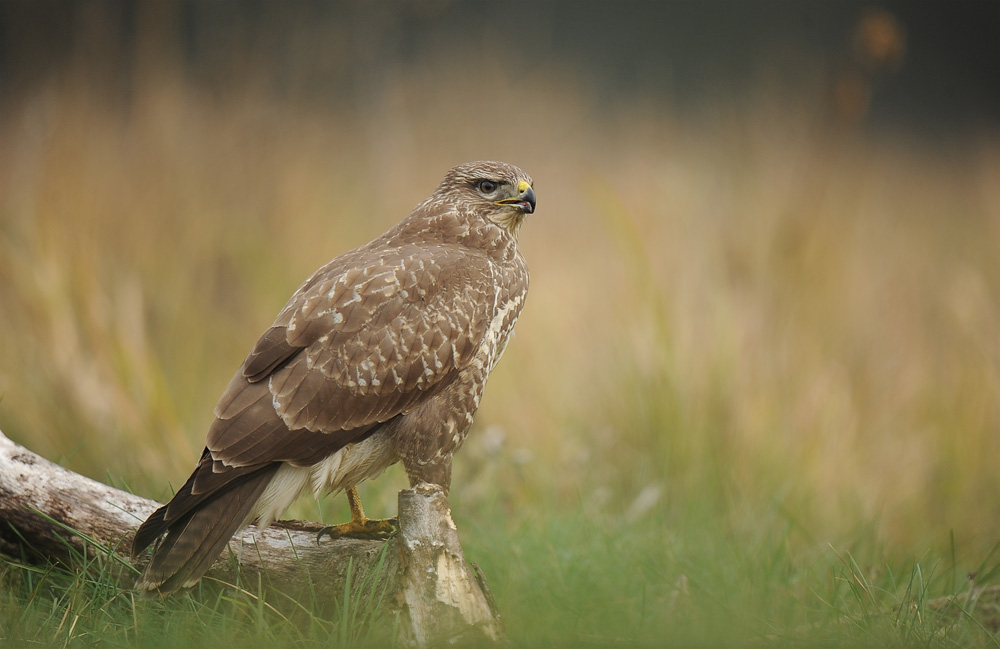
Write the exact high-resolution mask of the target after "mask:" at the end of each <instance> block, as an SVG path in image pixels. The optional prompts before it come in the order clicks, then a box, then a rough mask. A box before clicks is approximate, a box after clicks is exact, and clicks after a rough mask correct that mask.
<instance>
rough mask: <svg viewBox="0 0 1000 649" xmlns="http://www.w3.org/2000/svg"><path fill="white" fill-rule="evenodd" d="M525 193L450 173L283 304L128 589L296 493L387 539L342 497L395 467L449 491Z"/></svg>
mask: <svg viewBox="0 0 1000 649" xmlns="http://www.w3.org/2000/svg"><path fill="white" fill-rule="evenodd" d="M532 184H533V182H532V180H531V178H530V177H529V176H528V175H527V174H525V173H524V172H523V171H521V170H520V169H518V168H517V167H515V166H512V165H509V164H506V163H503V162H472V163H468V164H463V165H460V166H458V167H455V168H454V169H452V170H451V171H449V172H448V173H447V174H446V175H445V177H444V180H443V181H442V182H441V184H440V185H439V186H438V188H437V190H436V191H435V192H434V193H433V194H431V196H430V198H428V199H427V200H425V201H424V202H423V203H421V204H420V205H418V206H417V207H416V208H415V209H414V210H413V211H412V212H411V213H410V214H409V216H407V217H406V218H405V219H403V220H402V221H401V222H400V223H399V224H397V225H396V226H395V227H393V228H392V229H390V230H389V231H388V232H386V233H385V234H383V235H382V236H380V237H379V238H377V239H375V240H374V241H372V242H371V243H368V244H367V245H364V246H361V247H360V248H356V249H354V250H351V251H350V252H347V253H344V254H343V255H341V256H339V257H337V258H336V259H334V260H333V261H331V262H329V263H328V264H326V265H325V266H323V267H322V268H320V269H319V270H318V271H316V273H315V274H313V276H312V277H310V278H309V279H308V280H306V282H305V283H304V284H303V285H302V286H301V287H300V288H299V289H298V290H297V291H296V292H295V294H294V295H293V296H292V298H291V299H290V300H289V301H288V304H286V305H285V308H284V309H282V311H281V313H279V314H278V317H277V319H276V320H275V321H274V324H273V325H271V327H270V328H269V329H268V330H267V331H265V332H264V334H263V335H262V336H261V337H260V339H259V340H258V341H257V344H256V345H254V348H253V350H252V351H251V352H250V355H249V356H247V358H246V360H245V361H244V362H243V366H242V367H240V369H239V371H238V372H237V373H236V376H234V377H233V379H232V381H230V383H229V386H228V387H227V388H226V391H225V393H223V395H222V398H221V399H220V400H219V403H218V405H217V406H216V407H215V416H216V419H215V421H214V422H213V423H212V425H211V427H210V428H209V430H208V441H207V443H206V447H205V450H204V452H203V453H202V456H201V460H200V461H199V462H198V466H197V467H195V470H194V472H193V473H192V474H191V477H190V478H188V480H187V482H185V483H184V486H183V487H181V488H180V490H179V491H178V492H177V494H176V495H175V496H174V497H173V499H172V500H171V501H170V502H169V503H168V504H167V505H165V506H163V507H161V508H159V509H158V510H156V512H154V513H153V514H152V515H151V516H150V517H149V519H147V520H146V522H145V523H143V524H142V525H141V526H140V527H139V529H138V531H137V532H136V535H135V540H134V541H133V544H132V556H133V558H135V557H137V556H138V555H139V553H141V552H142V551H143V550H144V549H145V548H146V547H148V546H149V545H151V544H153V543H154V542H156V541H157V540H158V539H160V537H161V536H163V535H164V534H165V536H164V537H163V539H162V540H160V541H159V542H158V543H156V545H155V546H154V550H153V557H152V559H151V560H150V562H149V563H148V564H147V566H146V568H145V570H144V571H143V573H142V576H141V577H140V578H139V581H138V583H137V586H136V587H137V588H139V589H140V590H147V591H159V592H160V593H169V592H171V591H174V590H177V589H178V588H183V587H187V586H191V585H193V584H194V583H196V582H197V581H198V580H199V579H200V578H201V576H202V575H204V574H205V572H206V571H207V570H208V568H209V566H211V564H212V562H213V561H214V560H215V558H216V557H217V556H218V554H219V553H220V552H221V551H222V549H223V548H224V547H225V546H226V544H227V543H228V542H229V540H230V538H232V536H233V534H235V533H236V532H237V531H238V530H240V529H242V528H243V527H244V526H245V525H247V524H249V523H251V522H254V521H256V522H257V524H258V525H261V526H266V525H269V524H270V523H271V521H273V520H274V519H275V518H277V517H278V516H280V515H281V514H282V512H284V510H285V509H287V507H288V506H289V505H290V504H291V502H292V501H293V500H294V499H295V498H296V497H297V496H298V495H299V494H300V493H301V492H303V491H305V490H306V489H311V490H313V491H314V492H316V493H317V494H320V493H322V492H337V491H341V490H345V491H346V492H347V495H348V499H349V502H350V504H351V514H352V517H351V518H352V520H351V522H349V523H345V524H343V525H340V526H337V527H336V528H335V530H336V532H338V533H348V534H349V533H354V532H359V531H364V530H376V531H389V530H391V526H388V525H387V522H385V521H371V520H369V519H367V518H365V515H364V510H363V509H362V508H361V502H360V500H359V499H358V495H357V490H356V488H355V487H356V485H357V484H358V483H360V482H361V481H363V480H365V479H367V478H371V477H374V476H377V475H379V474H380V473H381V472H382V471H384V470H385V469H386V468H387V467H388V466H390V465H392V464H395V463H396V462H399V461H401V462H402V463H403V467H404V468H405V469H406V474H407V476H408V477H409V480H410V483H411V485H416V484H419V483H421V482H428V483H433V484H438V485H441V486H442V487H443V488H444V489H445V490H448V489H449V487H450V483H451V458H452V454H453V453H455V451H457V450H458V448H459V447H460V446H461V445H462V442H463V441H464V440H465V437H466V435H467V434H468V432H469V428H470V426H471V425H472V419H473V416H474V415H475V413H476V409H477V408H478V407H479V401H480V398H481V397H482V395H483V388H484V387H485V386H486V379H487V377H489V374H490V372H491V371H492V370H493V368H494V366H495V365H496V363H497V361H498V360H499V359H500V356H501V355H502V354H503V350H504V347H505V346H506V344H507V340H508V338H509V337H510V334H511V331H512V330H513V328H514V323H515V321H516V320H517V317H518V314H520V312H521V307H522V305H523V304H524V297H525V294H526V292H527V290H528V269H527V266H526V265H525V263H524V258H523V257H522V256H521V253H520V251H519V250H518V246H517V232H518V228H519V227H520V225H521V223H522V221H523V220H524V218H525V215H527V214H531V213H532V212H534V210H535V192H534V190H533V189H532Z"/></svg>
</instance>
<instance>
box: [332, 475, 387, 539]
mask: <svg viewBox="0 0 1000 649" xmlns="http://www.w3.org/2000/svg"><path fill="white" fill-rule="evenodd" d="M347 503H348V504H349V505H350V506H351V520H350V521H348V522H347V523H341V524H340V525H329V526H327V527H324V528H323V529H321V530H320V531H319V533H318V534H317V535H316V542H317V543H319V542H320V540H321V539H322V538H323V535H324V534H326V535H327V536H329V537H330V538H331V539H340V538H356V539H372V540H380V539H388V538H391V537H393V536H395V535H396V533H397V532H399V519H398V518H396V517H393V518H383V519H372V518H368V517H366V516H365V510H364V507H362V506H361V497H360V496H359V495H358V489H357V487H351V488H350V489H348V490H347Z"/></svg>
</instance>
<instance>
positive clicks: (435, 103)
mask: <svg viewBox="0 0 1000 649" xmlns="http://www.w3.org/2000/svg"><path fill="white" fill-rule="evenodd" d="M72 72H73V73H72V74H67V75H65V76H64V77H53V78H52V79H51V80H50V81H48V82H46V83H44V84H38V85H36V86H35V87H33V88H32V89H31V92H26V93H25V94H24V95H23V96H20V97H18V100H17V101H13V102H11V101H8V103H7V104H6V108H5V110H4V111H3V113H2V114H0V139H2V141H3V146H2V147H0V359H2V361H0V430H3V432H4V433H5V434H6V435H7V436H9V437H11V438H12V439H14V440H15V441H18V442H19V443H22V444H24V445H26V446H28V447H29V448H31V449H32V450H33V451H35V452H37V453H40V454H41V455H43V456H45V457H48V458H50V459H52V460H55V461H58V462H60V463H61V464H63V465H65V466H67V467H69V468H71V469H73V470H75V471H78V472H80V473H83V474H85V475H88V476H91V477H94V478H96V479H100V480H104V481H107V482H109V483H112V484H115V485H118V486H123V487H126V488H128V489H130V490H132V491H134V492H136V493H139V494H141V495H144V496H147V497H151V498H156V499H159V500H161V501H162V500H164V499H166V498H168V497H169V496H170V493H171V485H174V486H176V485H179V484H180V482H181V481H183V480H184V478H186V476H187V474H188V471H189V470H190V468H191V467H192V466H193V463H194V461H195V459H196V458H197V456H198V453H199V451H200V449H201V446H202V444H203V440H204V433H205V430H206V428H207V426H208V423H209V421H210V420H211V416H212V414H211V413H212V408H213V406H214V404H215V401H216V399H217V398H218V396H219V394H220V393H221V391H222V389H223V388H224V386H225V385H226V383H227V382H228V380H229V378H230V376H231V374H232V372H233V371H235V370H236V368H237V367H238V366H239V364H240V362H241V361H242V359H243V357H244V355H245V354H246V352H247V351H248V350H249V348H250V346H251V345H252V344H253V342H254V341H255V340H256V337H257V336H258V335H259V334H260V333H261V332H262V331H263V330H264V329H265V328H266V327H267V326H268V325H269V324H270V322H271V320H272V318H273V317H274V315H275V314H276V313H277V312H278V310H279V309H280V308H281V306H282V305H283V304H284V301H285V300H286V299H287V297H288V296H289V295H290V294H291V293H292V292H293V291H294V290H295V288H296V287H297V286H298V284H299V283H300V282H301V281H302V280H303V279H304V278H305V277H307V276H308V275H309V274H310V273H311V272H312V271H313V270H314V269H315V268H317V267H318V266H319V265H321V264H322V263H324V262H325V261H327V260H328V259H330V258H332V257H333V256H335V255H337V254H339V253H341V252H343V251H346V250H347V249H349V248H351V247H354V246H355V245H359V244H361V243H364V242H366V241H368V240H369V239H371V238H372V237H374V236H376V235H377V234H379V233H381V232H382V231H383V230H385V229H386V228H388V227H389V226H391V225H392V224H393V223H395V222H396V221H397V220H398V219H399V218H401V217H402V216H403V215H404V214H405V213H406V212H407V211H408V210H409V209H410V208H411V207H412V206H413V205H415V204H416V203H418V202H419V201H420V200H422V199H423V198H424V197H425V196H426V195H427V194H428V193H429V192H430V191H431V190H432V189H433V187H434V186H436V183H437V182H438V181H439V179H440V177H441V176H442V174H443V173H444V171H445V170H446V169H447V168H449V167H451V166H452V165H454V164H457V163H459V162H463V161H466V160H474V159H483V158H495V159H503V160H507V161H509V162H512V163H515V164H518V165H519V166H522V167H523V168H524V169H526V170H527V171H528V172H529V173H531V174H532V175H533V176H534V178H535V180H536V185H535V188H536V191H537V195H538V210H537V212H536V213H535V214H534V215H533V216H532V217H531V218H530V220H529V221H528V222H527V223H526V224H525V226H524V227H523V228H522V230H521V235H520V236H521V244H522V249H523V252H524V255H525V257H526V258H527V260H528V264H529V267H530V268H531V272H532V286H531V292H530V295H529V301H528V304H527V306H526V308H525V310H524V312H523V314H522V316H521V320H520V322H519V324H518V328H517V332H516V336H515V339H514V340H513V341H512V343H511V345H510V347H509V348H508V351H507V352H506V354H505V356H504V359H503V362H502V363H501V364H500V366H499V368H498V370H497V371H496V372H495V373H494V375H493V377H492V378H491V381H490V386H489V388H488V389H487V391H486V397H485V399H484V403H483V406H482V408H481V410H480V412H479V415H478V417H477V423H476V427H475V429H474V430H473V433H472V434H471V435H470V439H469V441H468V442H467V444H466V446H465V447H464V448H463V449H462V451H461V452H460V453H459V455H458V456H457V459H456V467H455V471H456V473H455V478H454V483H453V492H452V498H451V502H452V508H453V515H454V518H455V521H456V523H457V525H458V527H459V530H460V533H461V536H462V539H463V543H464V545H465V549H466V554H467V556H468V557H469V558H470V560H472V561H475V562H477V563H478V564H479V565H480V566H481V567H482V568H483V570H484V572H485V574H486V575H487V577H488V578H489V581H490V584H491V587H492V589H493V591H494V595H495V596H496V599H497V602H498V605H499V608H500V611H501V613H502V614H503V616H504V619H505V621H506V624H507V631H508V634H509V636H510V638H511V640H512V642H513V644H514V645H515V646H567V647H570V646H572V647H580V646H777V647H796V646H809V647H815V646H829V647H835V646H845V647H864V646H894V647H971V646H995V645H998V644H1000V638H998V636H997V630H998V626H997V624H998V620H997V616H996V615H995V613H994V614H993V615H992V617H990V615H989V614H988V611H989V608H990V606H994V607H995V603H989V602H984V603H983V606H982V607H980V608H982V609H984V610H986V611H987V613H985V614H984V613H983V611H981V610H980V611H977V609H976V605H975V604H970V603H969V602H968V601H966V602H965V603H964V604H956V605H954V606H951V607H947V608H946V609H945V610H940V609H939V605H938V604H937V602H939V601H940V600H939V598H941V597H946V596H949V595H956V594H958V595H960V594H963V593H965V594H968V593H970V592H973V591H974V590H975V589H978V588H982V587H989V586H991V585H995V584H997V583H998V581H1000V570H998V567H1000V552H998V545H1000V525H998V521H1000V472H998V471H997V470H996V459H997V458H998V457H1000V398H998V395H1000V336H998V331H1000V255H997V249H998V243H1000V183H997V178H1000V139H998V138H997V134H996V133H995V132H984V133H981V134H980V135H979V136H977V137H974V138H972V137H969V138H963V139H959V140H956V139H950V138H937V139H933V138H923V137H919V136H917V135H915V134H913V133H906V132H901V131H895V132H893V131H880V130H874V129H867V128H865V126H864V124H844V123H837V122H836V120H833V119H831V118H830V115H829V113H828V111H827V110H826V104H825V103H824V101H825V94H824V91H823V87H822V84H819V83H817V84H813V85H810V84H803V85H800V86H795V87H794V88H793V87H789V86H787V85H783V84H780V83H774V84H772V85H768V84H767V83H765V82H762V83H761V84H760V85H759V86H757V87H756V88H755V89H754V90H753V91H748V92H746V93H744V94H742V95H740V96H739V97H735V98H734V97H720V98H718V99H717V100H715V101H712V102H708V103H706V105H705V107H704V109H702V110H698V111H693V110H689V111H684V110H677V109H674V108H671V105H670V103H669V102H666V101H663V100H662V98H657V97H654V96H647V97H642V96H640V97H630V98H628V100H627V101H625V100H622V101H608V100H607V98H606V97H600V96H597V95H595V94H594V93H592V92H591V91H590V90H589V89H588V86H587V84H586V83H585V79H583V78H581V77H580V76H578V75H575V74H573V73H572V71H568V70H551V69H541V70H538V71H535V72H532V73H530V74H528V75H522V76H518V77H517V78H513V77H504V76H503V75H501V76H499V77H498V78H495V79H492V80H491V92H490V93H482V92H481V91H480V90H479V88H478V86H477V85H476V84H475V79H476V74H475V70H474V69H469V68H468V67H464V66H462V65H455V64H450V65H435V66H433V68H431V67H427V68H415V69H412V70H409V71H408V72H407V74H405V75H400V76H399V77H398V78H394V79H392V80H391V83H387V84H386V85H385V86H384V87H383V88H382V89H381V90H380V91H379V92H373V93H372V94H371V96H368V97H365V98H364V101H363V102H358V104H352V103H351V102H339V103H336V104H330V105H324V104H322V103H321V102H315V101H306V100H304V99H300V98H296V96H294V95H292V96H290V97H289V96H285V97H281V96H275V94H274V93H271V92H268V91H267V89H264V88H259V87H254V86H252V85H249V86H246V87H244V88H241V89H239V90H238V91H237V90H234V89H233V88H232V87H229V89H228V90H227V91H225V92H213V90H212V89H211V88H210V87H207V86H204V85H200V84H198V83H192V82H191V81H190V80H189V79H186V78H185V76H184V74H183V73H182V72H180V71H179V70H178V69H176V68H175V67H172V66H170V65H169V64H164V65H152V64H150V65H147V66H146V67H144V68H142V70H141V72H142V74H140V75H137V76H136V78H135V79H133V80H131V82H130V84H131V85H130V92H129V96H128V99H127V100H124V99H123V98H122V97H121V96H120V95H116V94H115V93H111V92H107V90H108V89H107V87H105V86H103V85H102V78H101V77H100V76H99V75H95V76H92V77H88V75H87V71H86V70H75V71H72ZM525 98H530V100H526V99H525ZM405 486H406V482H405V477H404V476H403V474H402V471H401V470H399V469H398V468H392V469H390V470H389V471H388V472H387V473H386V474H385V475H383V476H382V477H381V478H380V479H379V480H377V481H375V482H372V483H368V484H365V485H362V492H361V493H362V497H363V498H364V499H365V502H366V506H367V508H368V511H369V513H374V514H377V515H388V514H390V513H392V512H394V510H395V498H396V492H397V491H398V490H399V489H400V488H403V487H405ZM288 516H289V517H295V518H307V519H312V520H322V521H325V522H328V523H334V522H340V521H341V520H346V519H347V516H348V510H347V506H346V501H345V499H343V498H342V497H338V498H336V499H322V500H319V501H316V500H314V499H311V498H308V499H303V500H302V501H301V502H299V503H297V504H296V505H295V506H294V508H293V510H292V511H290V512H289V515H288ZM105 568H106V566H104V564H102V562H101V561H99V560H93V559H91V560H88V561H81V565H79V566H75V569H74V570H66V569H64V568H60V567H53V566H41V567H39V566H31V565H27V564H25V563H24V562H23V561H21V560H20V558H18V557H5V558H3V559H2V561H0V642H2V643H3V644H4V646H35V645H42V646H66V647H86V646H137V647H158V646H180V645H185V646H188V647H201V646H214V647H217V646H220V645H222V646H227V645H231V644H238V643H250V644H252V645H260V644H265V643H266V644H268V645H270V646H289V647H293V646H294V647H303V646H328V645H329V644H330V643H331V641H332V642H333V643H334V644H338V645H342V646H356V645H361V646H384V645H385V644H386V643H388V642H389V640H390V639H391V636H392V634H391V630H387V628H386V625H389V626H391V620H385V619H382V618H379V617H378V616H377V614H376V613H375V612H374V609H373V607H372V604H371V602H349V603H346V604H343V605H342V607H341V608H340V609H339V613H338V614H337V615H335V616H325V615H322V614H320V613H319V612H318V610H317V609H314V608H311V605H310V603H308V602H305V603H302V605H301V608H300V609H299V610H297V612H296V613H295V614H294V615H292V614H287V613H284V612H282V610H281V608H280V607H274V608H271V607H270V606H268V605H266V598H265V599H264V600H262V599H260V598H258V597H257V596H256V595H254V594H253V593H246V592H240V591H227V590H225V589H221V590H212V589H210V588H208V587H206V588H205V589H203V590H197V591H195V592H194V593H192V594H190V595H185V596H183V597H179V598H175V599H173V600H169V601H167V602H150V601H141V600H138V599H136V598H135V597H133V595H132V593H130V592H129V591H127V590H121V589H120V588H119V587H117V586H115V585H114V584H113V582H112V581H111V580H110V579H108V578H107V577H106V576H105V572H104V569H105ZM977 592H978V591H977Z"/></svg>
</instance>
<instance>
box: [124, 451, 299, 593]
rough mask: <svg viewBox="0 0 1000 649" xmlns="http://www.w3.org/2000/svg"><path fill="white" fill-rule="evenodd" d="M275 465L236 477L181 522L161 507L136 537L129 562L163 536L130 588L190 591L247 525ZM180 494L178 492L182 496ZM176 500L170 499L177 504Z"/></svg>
mask: <svg viewBox="0 0 1000 649" xmlns="http://www.w3.org/2000/svg"><path fill="white" fill-rule="evenodd" d="M278 466H279V465H278V464H274V465H271V466H268V467H266V468H263V469H260V470H258V471H255V472H253V473H251V474H249V475H246V476H241V478H240V479H238V480H234V481H233V482H232V483H230V484H229V485H227V488H226V489H225V490H224V491H222V492H221V493H218V494H213V496H212V497H211V498H210V499H207V500H205V501H203V502H201V503H199V504H198V505H197V506H195V507H192V508H191V509H190V510H189V511H187V512H185V513H184V514H182V515H181V516H179V517H177V518H175V519H173V520H170V519H168V512H167V508H168V507H170V505H169V504H167V505H164V506H163V507H160V508H159V509H158V510H156V511H155V512H154V513H153V514H152V516H150V517H149V518H148V519H147V520H146V522H145V523H143V524H142V525H141V526H140V527H139V529H138V530H137V531H136V534H135V539H134V541H133V543H132V557H133V558H135V557H136V556H137V555H138V554H139V553H140V552H142V550H144V549H145V548H146V547H147V546H149V545H150V544H151V543H153V541H155V540H156V539H157V538H159V537H160V535H162V534H163V533H164V532H166V534H167V535H166V537H165V538H164V539H163V541H161V542H160V543H159V544H158V545H157V546H156V547H155V549H154V550H153V558H152V559H150V561H149V563H148V564H147V565H146V568H145V569H144V570H143V572H142V575H141V576H140V577H139V580H138V582H137V583H136V585H135V587H136V588H137V589H138V590H144V591H156V592H159V593H160V594H161V595H166V594H168V593H171V592H173V591H175V590H178V589H180V588H186V587H188V586H193V585H194V584H195V583H197V582H198V580H199V579H201V577H202V575H204V574H205V573H206V572H207V571H208V569H209V568H210V567H211V565H212V563H213V562H214V561H215V558H216V557H217V556H218V555H219V553H220V552H222V550H223V548H225V547H226V544H227V543H229V540H230V539H231V538H232V536H233V534H235V533H236V532H237V531H238V530H239V529H240V528H242V527H243V526H244V525H246V524H247V523H248V522H250V521H249V520H248V518H249V517H250V514H251V512H252V511H253V506H254V505H255V504H256V503H257V501H258V500H259V499H260V496H261V494H262V493H263V492H264V489H266V488H267V485H268V484H269V483H270V482H271V479H272V478H273V477H274V474H275V473H276V472H277V470H278ZM182 493H183V490H182V491H181V492H178V494H177V496H181V494H182ZM177 496H175V499H176V498H177Z"/></svg>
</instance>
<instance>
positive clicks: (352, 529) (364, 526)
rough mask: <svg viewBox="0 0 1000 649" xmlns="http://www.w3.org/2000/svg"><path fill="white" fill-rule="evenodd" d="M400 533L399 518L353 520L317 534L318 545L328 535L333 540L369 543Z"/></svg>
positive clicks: (328, 527)
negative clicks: (359, 540) (344, 539)
mask: <svg viewBox="0 0 1000 649" xmlns="http://www.w3.org/2000/svg"><path fill="white" fill-rule="evenodd" d="M398 533H399V518H397V517H395V516H393V517H392V518H382V519H373V518H365V519H363V520H360V521H359V520H352V521H349V522H347V523H341V524H340V525H327V526H326V527H324V528H323V529H321V530H320V531H319V532H317V534H316V543H319V542H320V541H321V540H322V539H323V535H324V534H325V535H327V536H329V537H330V539H332V540H337V539H343V538H351V539H365V540H369V541H384V540H386V539H391V538H392V537H394V536H396V534H398Z"/></svg>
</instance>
